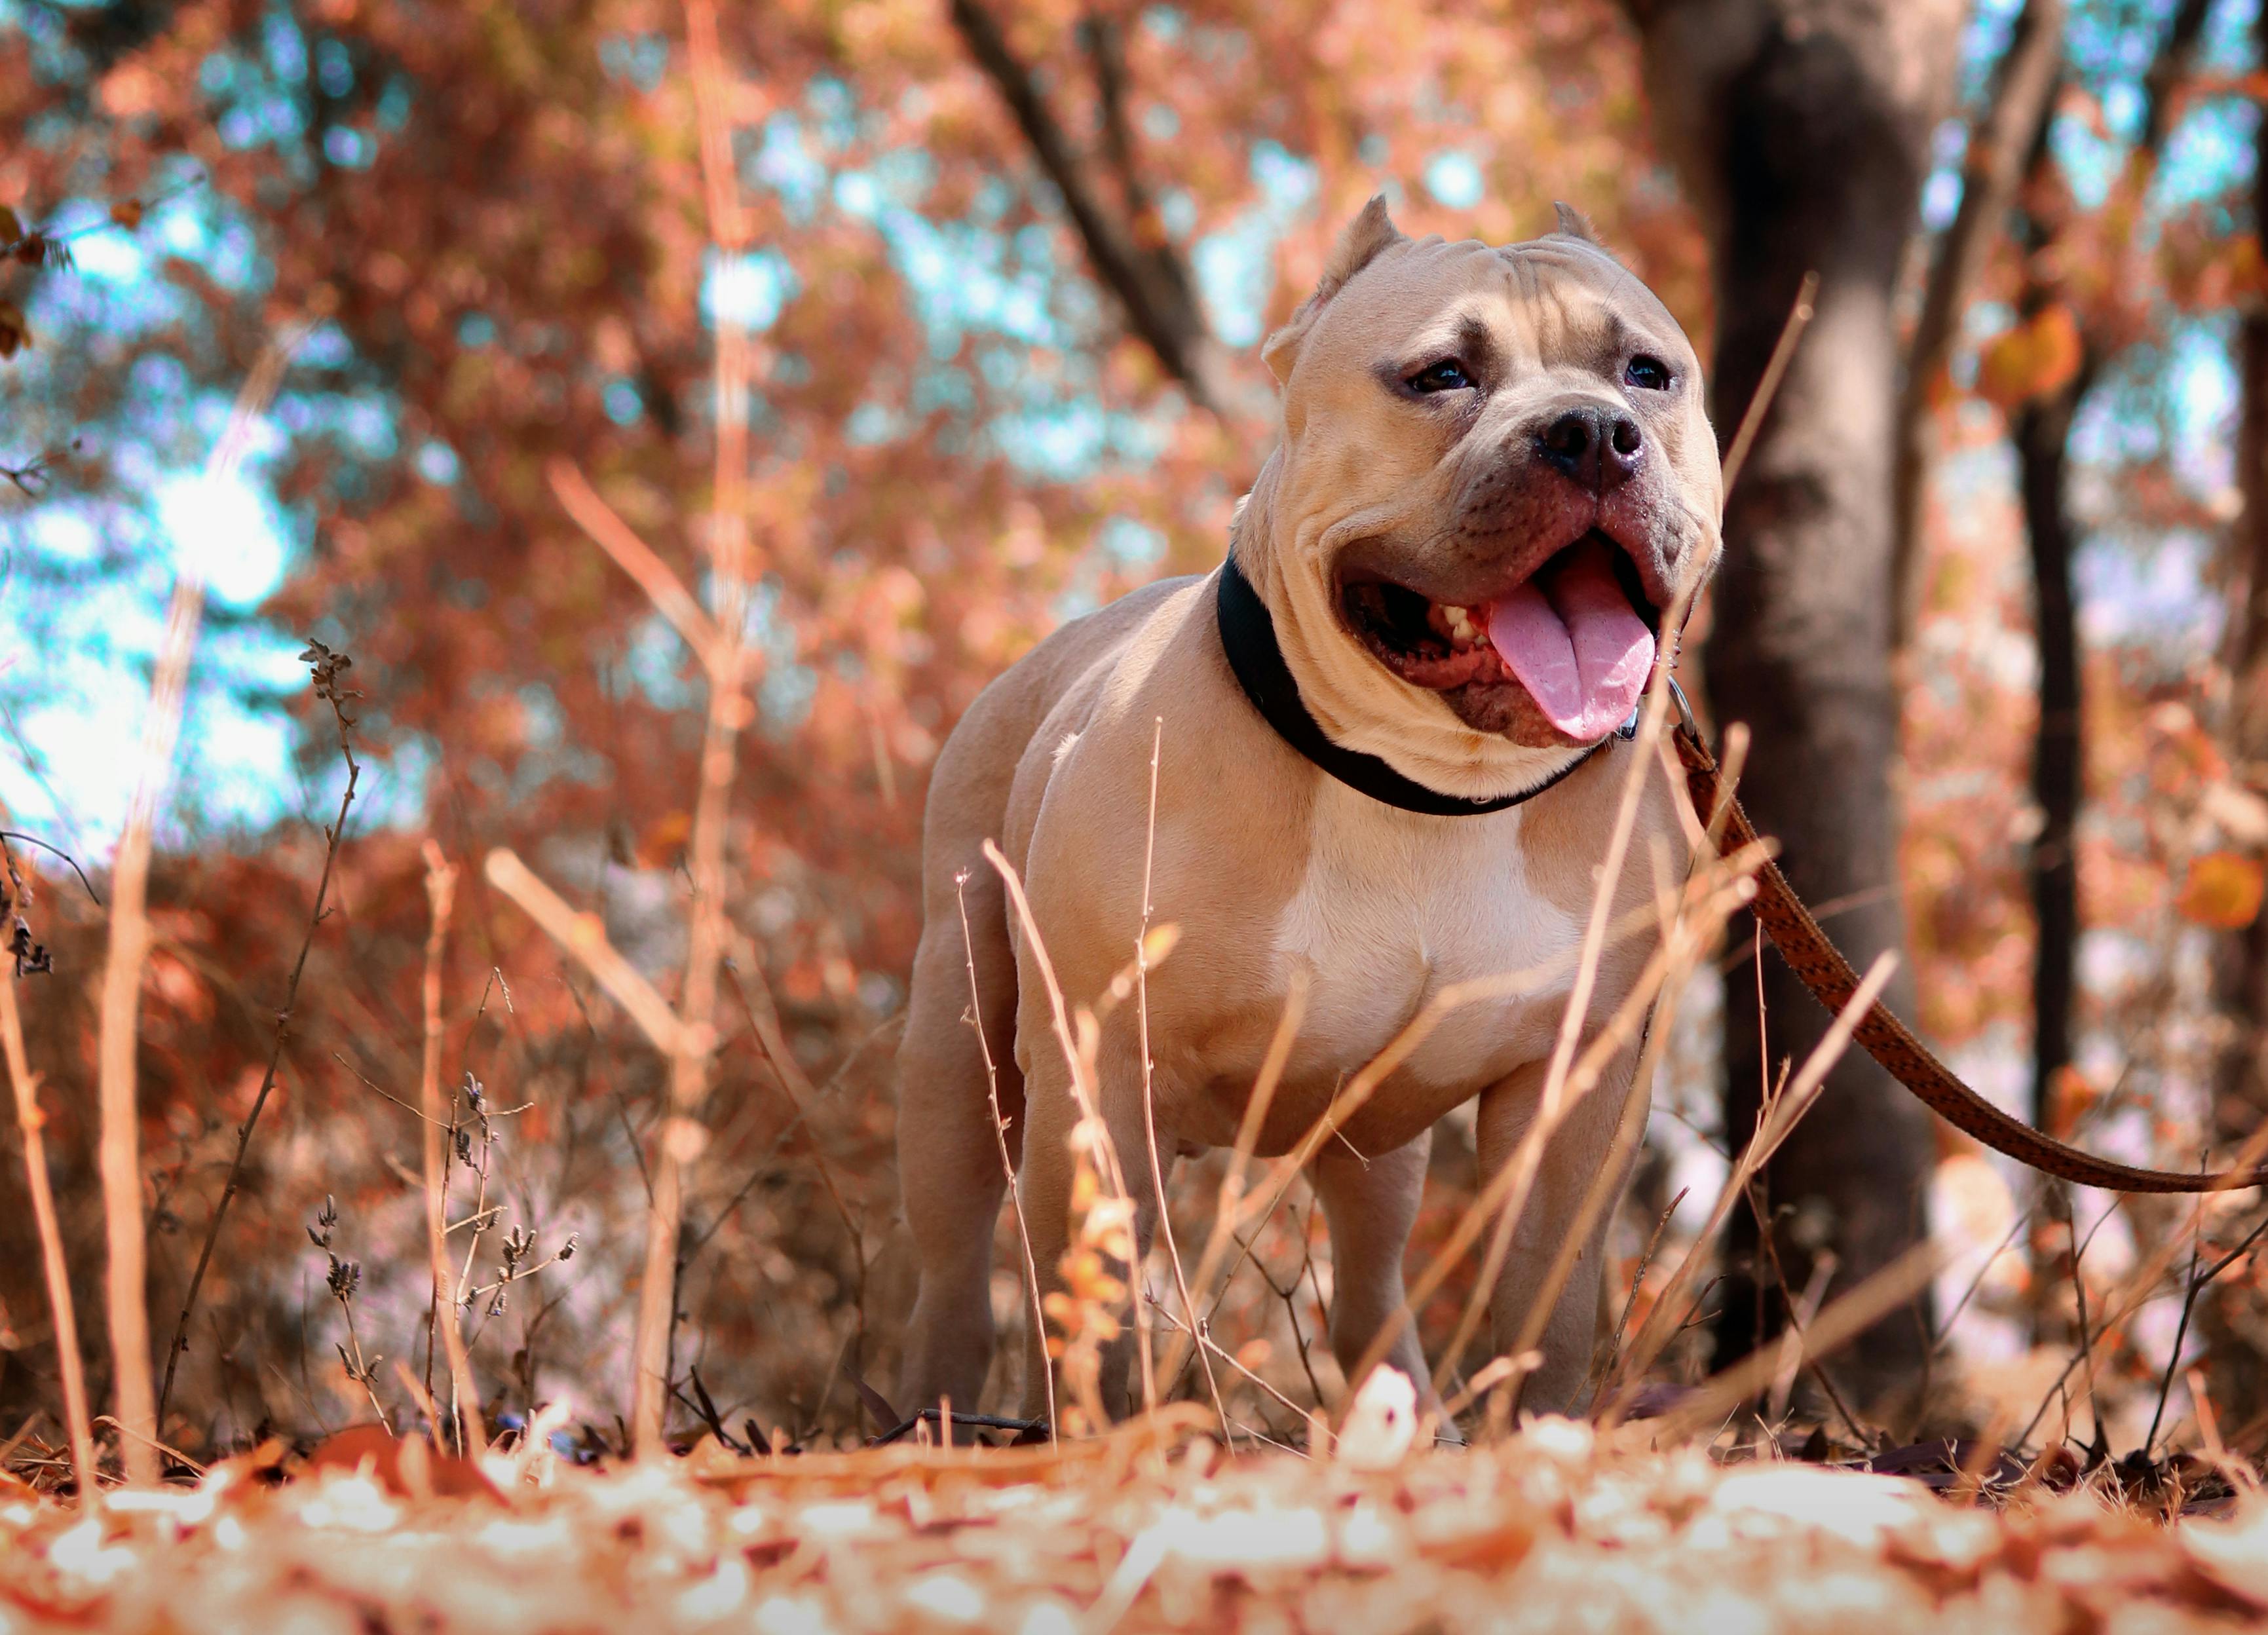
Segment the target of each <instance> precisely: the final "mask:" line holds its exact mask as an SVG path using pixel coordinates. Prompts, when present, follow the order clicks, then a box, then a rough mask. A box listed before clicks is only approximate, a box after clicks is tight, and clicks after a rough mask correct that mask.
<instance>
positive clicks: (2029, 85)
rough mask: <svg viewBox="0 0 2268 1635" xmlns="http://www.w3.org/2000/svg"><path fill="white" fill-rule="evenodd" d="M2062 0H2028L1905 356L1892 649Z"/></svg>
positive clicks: (1912, 600) (2048, 72)
mask: <svg viewBox="0 0 2268 1635" xmlns="http://www.w3.org/2000/svg"><path fill="white" fill-rule="evenodd" d="M2063 19H2064V0H2025V4H2024V9H2023V11H2022V12H2021V14H2019V15H2018V17H2017V18H2016V26H2015V30H2014V33H2012V34H2011V35H2010V37H2009V40H2008V48H2007V52H2006V53H2005V54H2003V55H2002V56H2001V58H2000V63H1999V69H1998V70H1996V71H1995V73H1994V76H1993V82H1992V93H1991V94H1990V95H1989V96H1988V97H1987V98H1986V99H1985V106H1984V107H1983V108H1982V109H1980V110H1979V111H1978V113H1977V119H1976V122H1974V123H1973V124H1972V125H1970V130H1969V147H1968V151H1967V153H1966V154H1965V156H1964V157H1963V159H1962V187H1961V208H1960V209H1959V210H1957V211H1956V212H1955V215H1954V217H1953V223H1952V225H1950V226H1948V228H1947V229H1946V230H1945V236H1944V237H1943V238H1942V239H1940V240H1939V241H1938V247H1937V258H1936V260H1935V261H1933V263H1932V264H1931V267H1930V272H1929V285H1928V288H1927V289H1926V291H1925V292H1924V294H1923V297H1922V308H1921V318H1920V320H1919V321H1918V323H1917V324H1916V325H1915V328H1914V336H1913V342H1912V346H1911V350H1909V352H1908V353H1907V357H1906V383H1905V392H1904V396H1903V398H1902V399H1901V400H1900V401H1899V404H1898V423H1897V449H1896V468H1895V470H1894V473H1893V475H1892V478H1891V489H1890V503H1891V506H1892V518H1893V521H1892V527H1893V529H1894V532H1893V534H1892V536H1891V542H1890V588H1891V593H1892V597H1893V603H1892V616H1893V618H1894V619H1895V620H1896V629H1895V630H1893V632H1892V637H1891V640H1892V645H1893V650H1894V651H1896V650H1902V649H1903V648H1904V645H1905V644H1906V643H1907V641H1908V640H1909V639H1911V636H1912V634H1913V627H1914V621H1915V619H1916V617H1917V616H1918V614H1919V611H1920V609H1919V605H1918V604H1919V598H1920V589H1919V580H1920V574H1919V573H1918V571H1917V562H1918V557H1919V555H1920V543H1919V534H1920V529H1921V498H1922V487H1923V484H1924V482H1926V479H1927V476H1928V474H1929V464H1930V458H1931V455H1932V454H1933V452H1934V443H1935V438H1934V436H1933V433H1934V430H1935V426H1934V423H1933V420H1932V418H1931V416H1930V398H1931V395H1932V394H1933V393H1934V392H1935V391H1936V389H1937V383H1938V381H1939V380H1940V378H1942V376H1943V375H1944V373H1945V369H1946V365H1947V364H1948V361H1949V360H1950V359H1951V357H1952V354H1953V343H1954V340H1955V336H1956V335H1958V334H1959V332H1960V328H1961V315H1962V311H1963V310H1964V309H1965V308H1966V306H1968V302H1969V298H1970V294H1971V292H1972V291H1974V290H1975V288H1976V285H1977V278H1978V277H1979V276H1981V275H1982V273H1983V272H1984V269H1985V258H1986V256H1987V255H1988V254H1990V253H1991V251H1992V244H1993V241H1994V239H1996V238H1998V236H1999V231H2000V227H2001V225H2002V223H2003V220H2004V218H2005V217H2006V216H2007V210H2008V205H2009V203H2010V202H2011V201H2012V200H2014V197H2015V193H2016V183H2017V180H2019V178H2020V177H2021V175H2022V173H2023V168H2024V157H2025V154H2026V152H2027V151H2029V148H2030V145H2031V141H2032V133H2033V132H2034V131H2035V130H2036V129H2038V128H2039V124H2040V121H2041V119H2042V118H2043V116H2044V115H2045V114H2046V113H2047V111H2048V109H2049V107H2050V105H2051V101H2052V99H2053V97H2054V94H2055V85H2056V78H2057V74H2058V70H2059V68H2060V67H2061V65H2062V62H2063Z"/></svg>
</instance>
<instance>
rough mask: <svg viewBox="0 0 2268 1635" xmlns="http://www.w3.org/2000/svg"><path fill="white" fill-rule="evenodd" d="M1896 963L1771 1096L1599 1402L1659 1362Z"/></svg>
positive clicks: (1876, 967)
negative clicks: (1757, 1182) (1710, 1264)
mask: <svg viewBox="0 0 2268 1635" xmlns="http://www.w3.org/2000/svg"><path fill="white" fill-rule="evenodd" d="M1896 964H1897V956H1896V955H1895V954H1887V953H1886V954H1882V955H1881V957H1880V958H1878V959H1876V960H1875V961H1874V964H1873V965H1872V966H1871V967H1869V968H1867V976H1866V979H1865V980H1864V981H1863V982H1861V983H1859V988H1858V991H1856V992H1855V993H1853V994H1852V996H1851V1001H1850V1003H1849V1004H1847V1005H1845V1006H1844V1007H1843V1009H1842V1010H1841V1011H1840V1012H1839V1013H1837V1016H1836V1018H1835V1020H1834V1021H1833V1022H1832V1023H1831V1024H1830V1026H1829V1027H1828V1029H1827V1031H1826V1033H1825V1034H1823V1035H1821V1037H1820V1041H1819V1043H1818V1044H1817V1045H1816V1046H1815V1048H1814V1049H1813V1050H1812V1052H1811V1054H1810V1056H1808V1057H1806V1058H1805V1060H1804V1064H1803V1067H1802V1070H1801V1071H1800V1072H1798V1073H1797V1074H1796V1076H1795V1078H1794V1079H1793V1081H1792V1082H1787V1083H1785V1084H1784V1085H1783V1086H1782V1088H1781V1090H1780V1091H1779V1093H1778V1094H1776V1095H1773V1096H1771V1097H1770V1098H1768V1099H1767V1100H1766V1101H1765V1104H1764V1108H1763V1109H1762V1111H1761V1112H1760V1113H1759V1115H1758V1116H1757V1119H1756V1132H1755V1134H1753V1135H1752V1136H1750V1137H1749V1142H1748V1145H1746V1146H1744V1147H1742V1149H1741V1155H1740V1157H1739V1159H1738V1160H1735V1161H1734V1166H1733V1173H1732V1174H1731V1175H1728V1176H1727V1177H1726V1181H1725V1185H1724V1189H1722V1190H1721V1191H1720V1192H1719V1193H1718V1195H1717V1204H1716V1207H1715V1208H1714V1209H1712V1211H1710V1213H1709V1221H1708V1224H1707V1225H1706V1226H1704V1227H1703V1228H1702V1230H1701V1235H1700V1236H1699V1237H1697V1238H1696V1239H1695V1240H1694V1246H1693V1248H1692V1250H1691V1252H1690V1253H1689V1254H1688V1255H1687V1256H1685V1258H1684V1260H1683V1261H1682V1262H1680V1263H1679V1264H1678V1268H1677V1270H1675V1272H1673V1273H1672V1274H1670V1279H1669V1285H1668V1287H1667V1288H1665V1289H1664V1290H1663V1291H1662V1293H1661V1299H1660V1300H1656V1301H1655V1302H1654V1305H1653V1310H1652V1311H1650V1312H1648V1313H1647V1314H1646V1321H1645V1322H1642V1323H1640V1324H1639V1325H1638V1334H1637V1335H1636V1337H1633V1338H1632V1340H1631V1346H1630V1350H1629V1351H1626V1352H1625V1353H1624V1355H1623V1357H1622V1359H1621V1360H1620V1361H1619V1362H1618V1363H1617V1364H1616V1367H1615V1370H1614V1372H1613V1373H1612V1374H1609V1375H1608V1378H1607V1384H1606V1386H1605V1387H1604V1388H1602V1390H1601V1392H1600V1394H1599V1400H1600V1401H1601V1402H1602V1403H1608V1404H1609V1410H1608V1411H1609V1415H1610V1416H1611V1415H1612V1414H1614V1413H1615V1412H1616V1408H1615V1407H1614V1406H1613V1405H1612V1404H1614V1403H1615V1402H1616V1398H1617V1397H1618V1396H1620V1395H1621V1394H1622V1393H1623V1392H1624V1389H1625V1388H1626V1386H1627V1385H1628V1384H1629V1383H1630V1382H1634V1381H1637V1380H1638V1379H1639V1378H1640V1377H1642V1376H1643V1375H1644V1374H1645V1373H1646V1369H1647V1368H1649V1367H1651V1366H1653V1359H1655V1358H1656V1357H1658V1356H1660V1355H1661V1351H1662V1348H1663V1347H1664V1346H1666V1345H1668V1344H1669V1341H1670V1339H1671V1337H1673V1336H1674V1335H1675V1333H1676V1331H1677V1325H1679V1324H1681V1323H1683V1322H1684V1320H1685V1316H1686V1314H1687V1310H1688V1308H1689V1307H1690V1300H1688V1298H1687V1291H1688V1290H1689V1289H1690V1288H1691V1286H1692V1283H1693V1279H1694V1278H1695V1276H1696V1275H1697V1272H1698V1271H1699V1270H1700V1266H1701V1263H1702V1260H1703V1258H1704V1256H1705V1255H1706V1254H1707V1252H1708V1249H1709V1246H1710V1245H1712V1244H1713V1243H1715V1242H1716V1241H1717V1234H1719V1232H1720V1231H1721V1230H1723V1228H1724V1225H1725V1218H1726V1217H1727V1215H1728V1214H1729V1213H1731V1212H1732V1209H1733V1205H1734V1201H1735V1200H1737V1199H1739V1198H1742V1197H1745V1196H1747V1192H1748V1186H1749V1182H1750V1181H1752V1180H1754V1179H1755V1178H1756V1173H1757V1172H1758V1171H1759V1170H1761V1169H1762V1168H1763V1167H1764V1165H1765V1164H1766V1163H1767V1162H1769V1161H1770V1160H1771V1155H1772V1154H1773V1153H1776V1152H1778V1150H1779V1145H1780V1143H1782V1142H1783V1141H1785V1140H1786V1139H1787V1138H1788V1136H1789V1134H1790V1133H1791V1132H1793V1130H1794V1129H1795V1126H1796V1124H1797V1123H1799V1122H1800V1120H1801V1119H1802V1117H1803V1116H1804V1114H1806V1113H1808V1112H1809V1111H1810V1110H1811V1105H1812V1103H1813V1102H1814V1101H1816V1100H1818V1097H1819V1090H1820V1086H1822V1085H1823V1084H1824V1083H1825V1082H1826V1079H1827V1073H1828V1070H1829V1069H1830V1068H1831V1067H1833V1066H1834V1065H1835V1064H1836V1062H1837V1060H1839V1059H1840V1058H1841V1057H1842V1055H1843V1052H1844V1051H1845V1049H1848V1048H1849V1047H1850V1043H1851V1034H1852V1029H1853V1028H1855V1027H1857V1026H1858V1025H1859V1019H1860V1018H1861V1017H1863V1016H1865V1015H1866V1014H1867V1008H1868V1007H1869V1006H1870V1005H1873V1004H1874V1000H1875V999H1876V998H1878V997H1880V995H1881V991H1882V989H1883V987H1884V985H1885V984H1887V983H1889V980H1890V972H1891V971H1892V970H1893V969H1894V968H1896ZM1899 1264H1903V1262H1901V1263H1899ZM1877 1275H1878V1276H1880V1275H1881V1274H1877ZM1873 1282H1874V1279H1872V1278H1870V1279H1868V1281H1867V1284H1862V1285H1859V1286H1860V1288H1865V1287H1867V1286H1869V1285H1871V1284H1872V1283H1873ZM1858 1292H1859V1291H1858V1290H1856V1289H1854V1290H1852V1292H1851V1293H1852V1294H1856V1293H1858ZM1845 1298H1846V1299H1847V1298H1849V1297H1848V1296H1845ZM1838 1303H1839V1302H1838ZM1832 1309H1833V1307H1830V1310H1832ZM1884 1309H1885V1310H1887V1309H1889V1308H1888V1307H1885V1308H1884ZM1757 1355H1758V1356H1760V1357H1761V1358H1763V1359H1764V1360H1763V1362H1762V1364H1761V1365H1760V1366H1762V1367H1763V1369H1764V1372H1763V1373H1762V1374H1761V1375H1759V1377H1758V1384H1759V1386H1761V1385H1763V1384H1765V1383H1769V1382H1770V1381H1771V1376H1772V1371H1773V1370H1774V1369H1775V1368H1777V1366H1778V1353H1777V1352H1775V1351H1770V1350H1767V1351H1763V1352H1759V1353H1758V1354H1757ZM1742 1366H1746V1364H1745V1363H1744V1364H1743V1365H1742Z"/></svg>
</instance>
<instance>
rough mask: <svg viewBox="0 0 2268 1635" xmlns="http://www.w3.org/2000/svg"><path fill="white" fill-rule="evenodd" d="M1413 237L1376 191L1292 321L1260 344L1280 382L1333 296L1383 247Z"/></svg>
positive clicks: (1288, 373)
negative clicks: (1409, 235)
mask: <svg viewBox="0 0 2268 1635" xmlns="http://www.w3.org/2000/svg"><path fill="white" fill-rule="evenodd" d="M1408 242H1409V240H1408V239H1405V238H1404V237H1403V234H1402V230H1401V229H1400V228H1399V227H1396V226H1395V225H1394V218H1393V217H1391V216H1388V214H1387V213H1386V195H1384V194H1382V193H1378V194H1373V195H1371V200H1370V203H1367V204H1366V205H1364V206H1363V207H1362V213H1361V214H1360V215H1359V216H1357V217H1355V218H1354V219H1353V220H1352V221H1351V222H1349V223H1348V224H1347V225H1346V230H1345V231H1344V232H1342V233H1340V234H1339V240H1338V242H1337V244H1335V245H1333V246H1332V247H1331V253H1330V254H1329V256H1328V257H1327V258H1326V259H1325V260H1324V261H1323V274H1322V277H1320V278H1318V279H1316V280H1315V292H1314V294H1313V295H1311V296H1309V297H1308V298H1307V299H1306V300H1304V301H1302V302H1300V310H1299V311H1298V312H1295V313H1292V320H1291V322H1289V323H1287V324H1285V326H1284V327H1283V328H1281V329H1278V331H1277V332H1276V333H1275V334H1273V335H1270V336H1269V337H1268V339H1267V341H1266V342H1264V343H1263V345H1262V346H1261V348H1260V357H1261V359H1262V361H1263V362H1264V363H1265V364H1266V365H1268V368H1269V371H1270V373H1272V374H1274V375H1275V377H1276V379H1277V381H1278V384H1281V383H1282V382H1284V381H1286V380H1289V379H1291V378H1292V365H1293V364H1295V363H1297V362H1298V361H1299V358H1300V342H1302V341H1304V340H1305V339H1307V331H1308V330H1309V329H1311V328H1314V322H1315V319H1316V316H1317V315H1318V314H1319V313H1322V310H1323V308H1324V307H1326V306H1329V305H1330V301H1331V298H1332V297H1333V296H1335V295H1337V293H1338V292H1339V291H1341V290H1344V288H1346V285H1347V281H1348V280H1349V279H1351V278H1352V277H1353V276H1355V274H1357V273H1359V272H1360V271H1361V270H1362V269H1364V268H1366V267H1367V266H1369V265H1370V263H1371V262H1373V261H1376V260H1377V259H1378V257H1379V254H1380V253H1381V251H1384V250H1387V249H1390V248H1391V247H1394V246H1395V245H1397V244H1407V243H1408Z"/></svg>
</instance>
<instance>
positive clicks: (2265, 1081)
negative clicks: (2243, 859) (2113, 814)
mask: <svg viewBox="0 0 2268 1635" xmlns="http://www.w3.org/2000/svg"><path fill="white" fill-rule="evenodd" d="M2254 28H2255V30H2256V34H2255V40H2256V45H2255V51H2256V54H2257V55H2256V59H2255V60H2256V62H2257V63H2258V64H2259V66H2261V67H2262V68H2264V69H2268V7H2263V8H2262V10H2261V12H2260V14H2259V17H2258V18H2257V20H2256V22H2255V24H2254ZM2253 155H2254V157H2253V165H2252V222H2253V227H2252V231H2253V232H2254V233H2256V234H2259V235H2264V236H2268V125H2264V126H2262V127H2261V128H2259V129H2257V131H2256V133H2255V136H2254V149H2253ZM2237 368H2238V370H2239V371H2240V373H2241V379H2240V382H2239V385H2240V389H2241V391H2242V401H2243V412H2242V418H2241V419H2240V420H2239V422H2238V423H2237V433H2236V483H2237V490H2238V491H2239V492H2240V493H2241V494H2242V495H2243V497H2244V509H2243V511H2242V513H2241V514H2240V516H2239V518H2238V520H2237V524H2236V527H2235V529H2234V530H2233V536H2232V538H2231V539H2230V541H2229V556H2230V558H2231V560H2230V564H2229V565H2230V569H2231V571H2230V574H2229V586H2230V591H2231V593H2232V594H2231V606H2230V608H2229V636H2228V660H2229V668H2230V671H2231V672H2232V691H2231V696H2230V700H2229V720H2228V748H2229V759H2230V760H2231V762H2234V763H2235V776H2236V777H2237V780H2238V781H2239V782H2240V783H2243V784H2248V785H2250V786H2251V787H2254V788H2257V787H2259V786H2260V784H2261V783H2262V781H2263V780H2262V777H2261V775H2260V770H2259V769H2260V768H2261V767H2262V765H2263V763H2264V762H2268V312H2263V311H2262V309H2261V305H2260V302H2259V301H2258V300H2257V298H2256V299H2255V300H2254V302H2253V303H2252V305H2251V306H2250V308H2248V310H2247V311H2246V312H2245V314H2244V318H2243V320H2242V326H2241V328H2240V329H2239V332H2238V341H2237ZM2214 986H2215V989H2216V993H2215V998H2217V999H2218V1000H2219V1002H2220V1011H2221V1014H2222V1016H2223V1017H2224V1018H2225V1019H2226V1020H2228V1023H2229V1024H2230V1028H2231V1033H2230V1037H2229V1040H2228V1044H2227V1046H2226V1048H2225V1049H2223V1051H2222V1054H2221V1060H2220V1072H2219V1074H2218V1076H2217V1077H2218V1083H2217V1085H2216V1086H2215V1088H2216V1091H2217V1095H2216V1097H2215V1102H2216V1105H2215V1122H2216V1123H2217V1124H2218V1125H2219V1126H2220V1131H2221V1133H2222V1134H2223V1135H2226V1136H2230V1137H2238V1136H2243V1135H2247V1134H2249V1133H2250V1131H2252V1129H2253V1128H2254V1127H2255V1126H2256V1125H2257V1123H2259V1121H2260V1119H2261V1117H2262V1116H2263V1115H2264V1113H2268V915H2264V916H2260V917H2256V918H2255V919H2254V920H2253V922H2252V924H2250V925H2248V926H2246V927H2245V928H2244V929H2243V930H2242V931H2239V932H2234V933H2232V934H2231V935H2230V936H2229V937H2228V939H2226V946H2223V947H2222V948H2221V949H2220V959H2219V961H2218V968H2217V969H2216V971H2215V973H2214Z"/></svg>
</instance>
